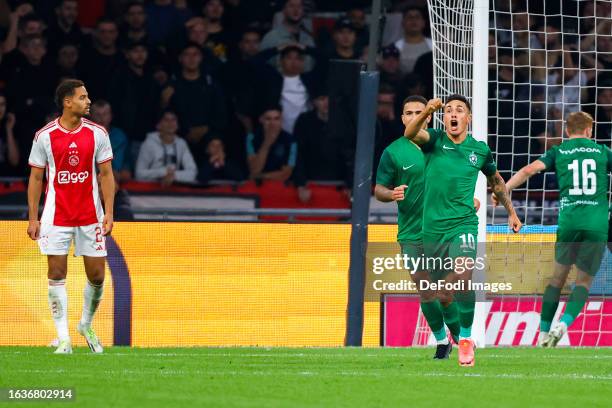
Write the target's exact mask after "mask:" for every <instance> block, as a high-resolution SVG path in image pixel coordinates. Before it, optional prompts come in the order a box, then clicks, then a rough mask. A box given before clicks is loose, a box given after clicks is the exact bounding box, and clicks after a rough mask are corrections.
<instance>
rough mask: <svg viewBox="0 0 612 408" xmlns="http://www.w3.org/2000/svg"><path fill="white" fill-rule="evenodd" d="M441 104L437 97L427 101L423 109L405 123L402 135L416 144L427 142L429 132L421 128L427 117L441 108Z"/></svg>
mask: <svg viewBox="0 0 612 408" xmlns="http://www.w3.org/2000/svg"><path fill="white" fill-rule="evenodd" d="M442 106H444V104H443V103H442V101H441V100H440V99H437V98H436V99H431V100H430V101H429V102H427V105H426V106H425V109H423V111H422V112H421V113H419V114H418V116H417V117H416V118H414V120H411V121H409V122H407V123H405V125H406V128H405V129H404V136H405V137H407V138H408V139H410V140H412V141H413V142H414V143H416V144H418V145H423V144H425V143H427V142H429V133H428V132H427V131H426V130H425V129H423V125H424V124H425V122H426V121H427V118H428V117H429V116H430V115H431V114H433V113H434V112H435V111H437V110H438V109H440V108H442Z"/></svg>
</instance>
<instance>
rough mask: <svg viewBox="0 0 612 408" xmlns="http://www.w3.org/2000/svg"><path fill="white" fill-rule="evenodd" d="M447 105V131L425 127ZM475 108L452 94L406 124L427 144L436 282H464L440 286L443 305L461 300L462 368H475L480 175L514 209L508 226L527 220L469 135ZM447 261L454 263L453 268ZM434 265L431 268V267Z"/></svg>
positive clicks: (428, 248)
mask: <svg viewBox="0 0 612 408" xmlns="http://www.w3.org/2000/svg"><path fill="white" fill-rule="evenodd" d="M442 107H444V127H445V129H444V130H441V129H427V130H425V129H423V124H424V123H425V121H426V120H427V117H428V116H430V115H431V114H433V113H434V112H435V111H437V110H438V109H440V108H442ZM470 121H471V106H470V104H469V102H468V100H467V99H466V98H465V97H463V96H461V95H451V96H450V97H449V98H448V100H447V102H446V105H443V104H442V101H441V100H440V99H432V100H430V101H429V102H428V103H427V106H426V107H425V110H423V112H421V113H420V114H419V115H417V117H416V118H415V119H414V120H413V121H411V122H409V123H408V124H407V125H406V130H405V133H404V135H405V136H406V137H407V138H408V139H410V140H411V141H413V142H415V143H416V144H418V145H419V146H421V150H422V151H423V153H424V154H425V156H426V160H427V166H426V168H425V191H424V204H423V248H424V253H425V257H426V260H427V263H428V264H429V265H432V264H433V266H431V267H430V273H431V277H432V280H433V281H438V280H440V281H443V282H444V283H456V282H461V285H462V289H461V290H457V291H452V290H449V289H446V288H444V287H442V288H438V291H437V294H438V298H439V299H440V301H441V302H442V303H443V304H449V303H451V302H452V303H454V302H456V305H457V306H458V308H459V324H460V334H459V364H460V365H462V366H473V365H474V341H473V340H472V338H471V330H472V323H473V321H474V308H475V293H474V291H473V290H471V288H470V282H471V278H472V271H473V268H474V266H475V259H476V244H477V242H476V240H477V237H478V216H477V215H476V211H474V206H473V197H474V191H475V188H476V181H477V178H478V173H479V172H482V173H484V175H485V176H486V177H487V181H488V183H489V185H490V186H491V189H492V190H493V192H494V194H495V195H496V197H497V199H498V201H499V202H500V203H501V204H503V205H504V207H505V208H506V210H507V211H508V214H509V217H508V224H509V226H510V228H511V229H512V230H513V231H514V232H518V231H519V230H520V229H521V226H522V224H521V222H520V220H519V219H518V217H517V215H516V212H515V211H514V208H513V206H512V202H511V201H510V199H509V196H508V191H507V189H506V185H505V183H504V180H503V178H502V177H501V176H500V175H499V172H498V171H497V166H496V165H495V161H494V160H493V155H492V153H491V150H490V149H489V147H488V146H487V144H486V143H484V142H480V141H477V140H476V139H474V138H473V137H472V135H471V134H469V133H468V126H469V123H470ZM447 260H451V261H452V262H451V266H449V263H448V262H447ZM430 261H431V264H430Z"/></svg>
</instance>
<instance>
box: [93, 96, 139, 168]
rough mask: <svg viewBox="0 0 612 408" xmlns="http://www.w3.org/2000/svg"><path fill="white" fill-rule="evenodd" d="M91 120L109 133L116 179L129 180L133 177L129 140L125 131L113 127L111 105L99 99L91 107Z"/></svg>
mask: <svg viewBox="0 0 612 408" xmlns="http://www.w3.org/2000/svg"><path fill="white" fill-rule="evenodd" d="M90 115H91V119H92V120H93V121H94V122H96V123H97V124H99V125H100V126H102V127H103V128H104V129H106V132H108V138H109V139H110V142H111V148H112V149H113V163H112V165H113V171H114V172H115V179H117V180H129V179H130V178H132V177H131V171H130V168H131V167H132V165H131V163H130V157H131V155H130V150H129V148H128V147H129V140H128V138H127V136H126V135H125V133H124V132H123V130H121V129H119V128H118V127H115V126H112V125H111V124H112V122H113V111H112V108H111V105H110V103H108V102H107V101H105V100H104V99H98V100H97V101H95V102H94V103H93V104H92V105H91V112H90Z"/></svg>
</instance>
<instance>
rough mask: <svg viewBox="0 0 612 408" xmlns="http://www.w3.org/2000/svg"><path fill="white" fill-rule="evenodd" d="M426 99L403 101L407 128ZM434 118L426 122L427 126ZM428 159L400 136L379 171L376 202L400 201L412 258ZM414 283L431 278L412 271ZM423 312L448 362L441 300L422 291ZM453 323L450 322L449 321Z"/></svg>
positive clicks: (402, 231) (418, 249)
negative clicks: (426, 160)
mask: <svg viewBox="0 0 612 408" xmlns="http://www.w3.org/2000/svg"><path fill="white" fill-rule="evenodd" d="M426 105H427V99H425V98H424V97H422V96H420V95H412V96H409V97H407V98H406V99H405V100H404V104H403V111H402V122H403V123H404V125H406V124H407V123H408V122H410V121H411V120H413V119H414V118H415V117H416V116H417V115H418V114H420V113H421V112H423V111H424V110H425V106H426ZM430 119H431V117H428V118H427V120H426V121H425V122H424V123H423V127H426V126H427V123H429V121H430ZM424 174H425V158H424V157H423V152H421V148H420V147H419V146H417V145H416V144H415V143H414V142H412V141H410V140H408V139H406V138H405V137H400V138H398V139H397V140H395V141H394V142H393V143H391V144H390V145H389V146H387V148H386V149H385V150H384V151H383V154H382V156H381V158H380V163H379V165H378V170H377V172H376V187H375V189H374V194H375V196H376V199H378V200H379V201H382V202H392V201H396V202H397V207H398V231H397V241H398V243H399V244H400V246H401V249H402V253H403V254H406V255H408V256H410V257H412V258H419V257H421V256H422V255H423V241H422V225H423V191H424V188H425V179H424ZM410 277H411V279H412V281H413V282H414V283H415V284H416V285H417V288H419V287H420V281H422V280H426V281H429V275H428V273H427V271H426V270H425V269H424V268H423V270H420V271H411V274H410ZM419 297H420V303H421V311H422V312H423V315H424V316H425V319H426V320H427V323H428V324H429V327H430V328H431V331H432V332H433V333H434V336H435V337H436V342H437V347H436V353H435V355H434V359H440V360H441V359H446V358H448V356H449V355H450V353H451V350H452V347H453V346H452V344H451V342H449V340H448V337H447V336H446V330H445V329H444V314H443V311H442V308H441V305H440V301H439V300H438V299H437V298H436V294H435V292H434V291H432V290H419ZM449 321H450V322H449ZM449 321H447V325H449V329H450V330H451V333H452V332H453V331H454V332H455V335H458V334H459V333H458V330H459V322H458V314H457V313H455V317H454V319H453V318H452V317H451V318H450V319H449Z"/></svg>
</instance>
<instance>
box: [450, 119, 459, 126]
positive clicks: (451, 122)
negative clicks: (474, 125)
mask: <svg viewBox="0 0 612 408" xmlns="http://www.w3.org/2000/svg"><path fill="white" fill-rule="evenodd" d="M450 124H451V126H452V127H457V125H458V124H459V122H458V121H456V120H455V119H451V121H450Z"/></svg>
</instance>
